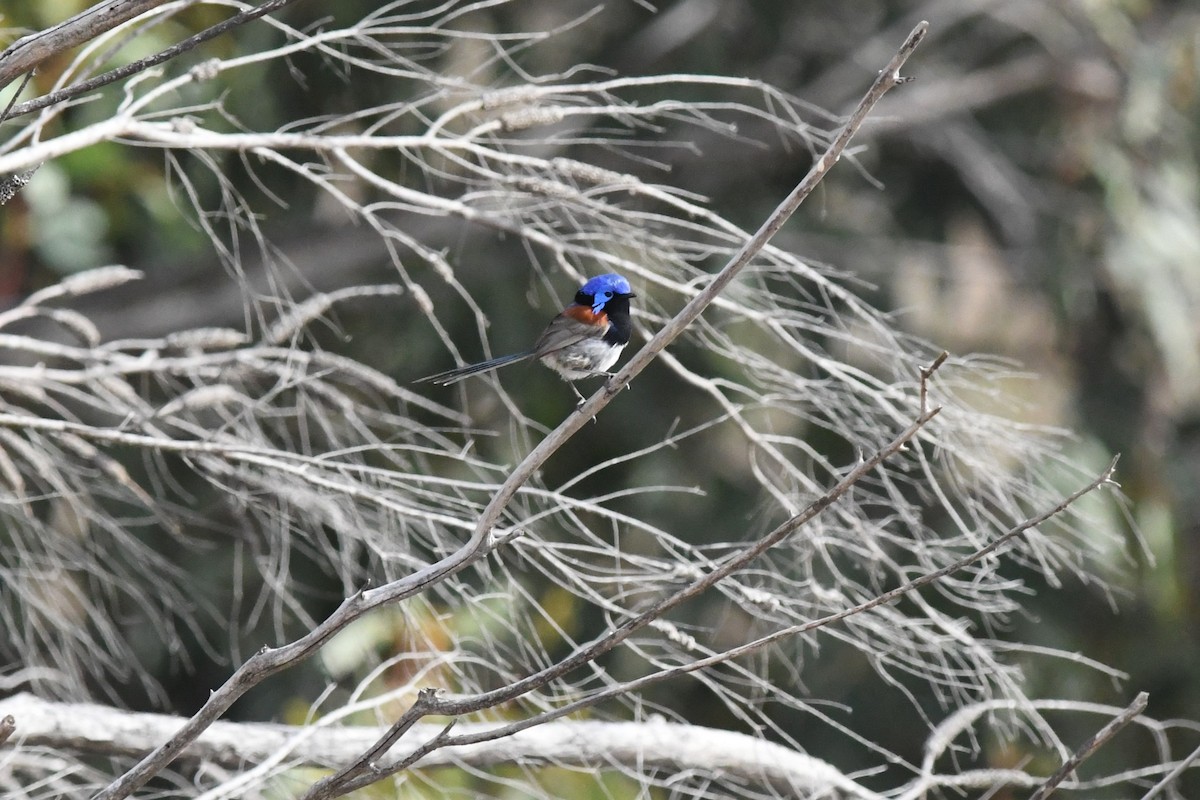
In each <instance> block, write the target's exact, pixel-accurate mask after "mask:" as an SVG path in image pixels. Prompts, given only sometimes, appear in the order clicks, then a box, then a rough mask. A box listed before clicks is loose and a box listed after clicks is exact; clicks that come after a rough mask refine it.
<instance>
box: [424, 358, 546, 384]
mask: <svg viewBox="0 0 1200 800" xmlns="http://www.w3.org/2000/svg"><path fill="white" fill-rule="evenodd" d="M532 355H533V352H532V351H530V352H527V353H513V354H512V355H507V356H500V357H498V358H489V359H488V360H487V361H480V362H479V363H478V364H468V365H467V366H465V367H456V368H455V369H448V370H446V371H445V372H438V373H435V374H433V375H426V376H425V377H424V378H417V379H416V380H415V381H414V383H436V384H438V385H439V386H448V385H450V384H452V383H458V382H459V381H461V380H462V379H463V378H469V377H471V376H472V375H478V374H479V373H481V372H491V371H492V370H494V369H496V368H498V367H503V366H504V365H505V364H511V363H513V362H514V361H524V360H525V359H527V358H529V357H530V356H532Z"/></svg>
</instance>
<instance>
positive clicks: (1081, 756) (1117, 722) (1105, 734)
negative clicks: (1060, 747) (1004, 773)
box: [1029, 692, 1150, 800]
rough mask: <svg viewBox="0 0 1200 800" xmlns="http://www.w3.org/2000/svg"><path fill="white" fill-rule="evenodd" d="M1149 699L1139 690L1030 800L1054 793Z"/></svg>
mask: <svg viewBox="0 0 1200 800" xmlns="http://www.w3.org/2000/svg"><path fill="white" fill-rule="evenodd" d="M1149 701H1150V695H1149V694H1147V693H1146V692H1138V696H1137V697H1135V698H1133V702H1132V703H1130V704H1129V706H1128V707H1127V708H1126V709H1125V710H1124V711H1123V712H1121V713H1120V714H1119V715H1117V716H1116V717H1115V718H1113V719H1112V720H1110V721H1109V723H1108V724H1107V725H1105V726H1104V727H1103V728H1101V729H1100V730H1098V731H1096V734H1095V735H1094V736H1092V738H1090V739H1088V740H1087V741H1086V742H1084V743H1083V744H1082V745H1080V746H1079V749H1078V750H1076V751H1075V753H1074V755H1072V756H1071V757H1070V758H1068V759H1067V760H1066V762H1065V763H1064V764H1063V765H1062V766H1061V767H1059V768H1058V769H1057V770H1055V772H1054V774H1053V775H1051V776H1050V777H1049V778H1047V779H1046V782H1045V783H1043V784H1042V785H1041V786H1040V787H1039V788H1038V790H1037V791H1036V792H1034V793H1033V794H1032V795H1031V796H1030V798H1029V800H1046V798H1047V797H1049V796H1050V795H1052V794H1054V790H1055V789H1056V788H1057V787H1058V785H1059V784H1060V783H1062V782H1063V781H1064V780H1066V779H1067V776H1069V775H1070V774H1071V773H1072V772H1074V771H1075V769H1076V768H1077V767H1078V766H1079V765H1080V764H1082V763H1083V762H1084V761H1085V760H1087V758H1088V757H1089V756H1091V754H1092V753H1094V752H1096V750H1097V749H1098V748H1099V747H1100V746H1101V745H1103V744H1104V743H1105V742H1107V741H1108V740H1109V739H1111V738H1112V737H1114V736H1116V735H1117V732H1118V731H1120V730H1121V729H1122V728H1124V727H1125V726H1126V725H1128V724H1129V723H1130V722H1133V720H1134V718H1135V717H1137V716H1138V715H1139V714H1141V713H1142V712H1143V711H1145V710H1146V704H1147V703H1148V702H1149Z"/></svg>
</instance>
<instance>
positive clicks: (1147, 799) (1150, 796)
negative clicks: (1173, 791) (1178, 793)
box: [1141, 747, 1200, 800]
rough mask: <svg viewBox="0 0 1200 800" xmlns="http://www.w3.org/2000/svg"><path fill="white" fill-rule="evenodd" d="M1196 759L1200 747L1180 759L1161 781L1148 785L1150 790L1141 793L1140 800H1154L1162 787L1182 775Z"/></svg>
mask: <svg viewBox="0 0 1200 800" xmlns="http://www.w3.org/2000/svg"><path fill="white" fill-rule="evenodd" d="M1197 759H1200V747H1197V748H1196V749H1195V750H1193V751H1192V752H1191V753H1189V754H1188V756H1187V758H1185V759H1183V760H1182V761H1180V762H1179V763H1178V764H1176V765H1175V769H1173V770H1171V771H1170V772H1168V773H1167V774H1166V775H1164V776H1163V779H1162V780H1161V781H1159V782H1158V783H1156V784H1154V786H1152V787H1150V791H1148V792H1146V793H1145V794H1144V795H1142V797H1141V800H1154V798H1155V797H1158V795H1159V794H1160V793H1161V792H1162V791H1163V790H1164V789H1166V788H1167V787H1168V786H1170V785H1171V784H1172V783H1174V782H1175V781H1176V780H1177V779H1178V778H1179V776H1180V775H1182V774H1183V773H1184V772H1186V771H1187V770H1188V769H1190V768H1191V766H1192V764H1194V763H1196V760H1197Z"/></svg>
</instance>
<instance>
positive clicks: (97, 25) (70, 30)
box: [0, 0, 167, 113]
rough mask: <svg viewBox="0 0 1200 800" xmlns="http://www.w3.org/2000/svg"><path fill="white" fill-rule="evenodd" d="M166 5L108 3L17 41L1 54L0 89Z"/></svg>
mask: <svg viewBox="0 0 1200 800" xmlns="http://www.w3.org/2000/svg"><path fill="white" fill-rule="evenodd" d="M165 2H167V0H105V2H102V3H97V4H96V5H94V6H92V7H91V8H89V9H88V10H87V11H81V12H80V13H78V14H76V15H75V16H73V17H71V18H70V19H68V20H66V21H65V22H60V23H59V24H57V25H55V26H54V27H52V28H47V29H46V30H44V31H41V32H39V33H32V34H30V35H28V36H24V37H22V38H20V39H18V40H17V41H15V42H13V43H12V44H11V45H9V46H8V48H6V49H5V50H4V52H3V53H0V89H3V88H5V87H6V86H8V85H9V84H10V83H12V82H13V81H14V80H15V79H16V77H17V76H18V75H20V74H22V73H25V72H29V71H30V70H32V69H34V68H36V67H37V65H38V64H40V63H42V62H43V61H45V60H46V59H47V58H49V57H50V56H52V55H55V54H57V53H61V52H63V51H64V50H69V49H71V48H72V47H75V46H76V45H80V44H83V43H84V42H87V41H90V40H92V39H94V38H96V37H97V36H99V35H100V34H102V33H104V32H105V31H109V30H112V29H113V28H115V27H117V26H118V25H120V24H121V23H122V22H126V21H127V20H131V19H133V18H134V17H136V16H139V15H140V14H144V13H145V12H147V11H149V10H150V9H152V8H156V7H158V6H161V5H162V4H163V3H165ZM18 113H19V112H18Z"/></svg>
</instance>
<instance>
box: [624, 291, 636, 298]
mask: <svg viewBox="0 0 1200 800" xmlns="http://www.w3.org/2000/svg"><path fill="white" fill-rule="evenodd" d="M622 296H623V297H637V295H636V294H634V293H633V292H630V293H629V294H627V295H622Z"/></svg>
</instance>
